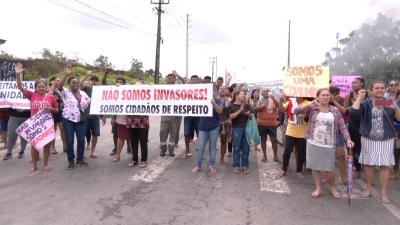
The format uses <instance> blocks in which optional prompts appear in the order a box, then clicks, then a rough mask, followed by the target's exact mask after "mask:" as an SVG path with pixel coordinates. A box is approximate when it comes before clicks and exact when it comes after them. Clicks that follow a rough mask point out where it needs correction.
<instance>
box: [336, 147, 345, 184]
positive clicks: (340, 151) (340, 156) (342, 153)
mask: <svg viewBox="0 0 400 225" xmlns="http://www.w3.org/2000/svg"><path fill="white" fill-rule="evenodd" d="M336 157H337V158H338V161H339V172H340V178H341V181H342V184H347V174H346V154H345V149H344V147H337V148H336Z"/></svg>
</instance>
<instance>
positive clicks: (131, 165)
mask: <svg viewBox="0 0 400 225" xmlns="http://www.w3.org/2000/svg"><path fill="white" fill-rule="evenodd" d="M137 164H139V163H138V162H134V161H131V162H129V164H128V167H134V166H136V165H137Z"/></svg>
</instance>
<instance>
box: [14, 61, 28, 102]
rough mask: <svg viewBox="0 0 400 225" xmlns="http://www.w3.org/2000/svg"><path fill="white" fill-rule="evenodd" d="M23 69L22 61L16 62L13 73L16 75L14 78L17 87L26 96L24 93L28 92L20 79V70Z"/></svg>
mask: <svg viewBox="0 0 400 225" xmlns="http://www.w3.org/2000/svg"><path fill="white" fill-rule="evenodd" d="M24 70H25V69H24V68H23V66H22V63H17V64H16V65H15V75H16V79H17V87H18V89H19V90H20V91H21V92H22V94H24V95H25V96H26V94H27V93H28V90H27V89H26V88H24V86H23V85H22V81H21V76H22V72H23V71H24Z"/></svg>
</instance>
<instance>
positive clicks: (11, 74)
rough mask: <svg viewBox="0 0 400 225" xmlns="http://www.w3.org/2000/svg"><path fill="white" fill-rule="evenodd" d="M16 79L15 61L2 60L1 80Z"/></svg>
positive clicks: (0, 64) (0, 62) (0, 68)
mask: <svg viewBox="0 0 400 225" xmlns="http://www.w3.org/2000/svg"><path fill="white" fill-rule="evenodd" d="M14 80H15V63H14V62H8V61H2V60H0V81H14Z"/></svg>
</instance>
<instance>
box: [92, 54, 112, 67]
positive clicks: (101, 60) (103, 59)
mask: <svg viewBox="0 0 400 225" xmlns="http://www.w3.org/2000/svg"><path fill="white" fill-rule="evenodd" d="M94 66H96V67H100V68H102V69H104V68H113V67H114V66H113V65H112V63H111V62H109V61H108V57H107V56H104V55H100V56H99V57H98V58H97V59H96V60H95V61H94Z"/></svg>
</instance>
